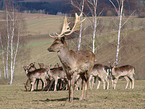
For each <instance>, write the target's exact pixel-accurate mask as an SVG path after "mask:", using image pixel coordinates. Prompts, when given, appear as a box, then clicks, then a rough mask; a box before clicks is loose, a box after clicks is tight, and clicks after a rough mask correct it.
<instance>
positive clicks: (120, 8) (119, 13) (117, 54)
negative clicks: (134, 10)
mask: <svg viewBox="0 0 145 109" xmlns="http://www.w3.org/2000/svg"><path fill="white" fill-rule="evenodd" d="M109 1H110V3H111V4H112V5H113V7H114V9H115V11H116V12H117V14H118V16H119V26H118V40H117V50H116V60H115V64H116V65H118V58H119V51H120V36H121V27H122V16H123V7H124V0H121V1H120V2H119V1H118V0H116V2H117V3H118V9H117V7H116V6H115V4H114V2H113V1H112V0H109Z"/></svg>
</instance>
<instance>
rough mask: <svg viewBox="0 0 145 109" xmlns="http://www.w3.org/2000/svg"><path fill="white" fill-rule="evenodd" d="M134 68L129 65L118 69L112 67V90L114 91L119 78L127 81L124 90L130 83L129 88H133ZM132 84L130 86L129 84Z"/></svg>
mask: <svg viewBox="0 0 145 109" xmlns="http://www.w3.org/2000/svg"><path fill="white" fill-rule="evenodd" d="M134 74H135V68H134V67H133V66H131V65H124V66H120V67H116V66H114V67H113V68H112V72H111V76H112V79H113V88H114V89H116V84H117V81H118V79H119V78H120V77H124V78H125V79H126V81H127V84H126V87H125V89H127V87H128V84H129V82H130V88H132V89H133V88H134V77H133V75H134ZM131 83H132V84H131Z"/></svg>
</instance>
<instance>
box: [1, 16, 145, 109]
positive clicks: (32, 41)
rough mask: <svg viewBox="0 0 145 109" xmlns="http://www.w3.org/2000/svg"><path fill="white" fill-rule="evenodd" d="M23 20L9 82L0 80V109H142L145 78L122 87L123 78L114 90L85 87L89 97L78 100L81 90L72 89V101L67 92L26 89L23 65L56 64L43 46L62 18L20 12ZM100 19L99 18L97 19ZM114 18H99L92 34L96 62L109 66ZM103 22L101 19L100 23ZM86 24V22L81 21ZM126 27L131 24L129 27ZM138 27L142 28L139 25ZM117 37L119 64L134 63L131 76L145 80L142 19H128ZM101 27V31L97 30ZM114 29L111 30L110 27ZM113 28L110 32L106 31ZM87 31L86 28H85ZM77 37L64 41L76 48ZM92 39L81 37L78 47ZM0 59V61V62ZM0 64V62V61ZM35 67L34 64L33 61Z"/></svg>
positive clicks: (86, 45) (88, 45) (84, 46)
mask: <svg viewBox="0 0 145 109" xmlns="http://www.w3.org/2000/svg"><path fill="white" fill-rule="evenodd" d="M24 19H25V23H26V34H25V35H28V37H26V38H25V42H26V43H25V44H24V45H23V46H22V45H21V47H20V49H19V53H18V58H17V61H16V67H15V72H14V79H13V85H11V86H10V85H8V84H9V81H10V80H9V79H8V80H5V79H3V73H2V79H1V80H0V109H40V108H41V109H45V108H53V109H54V108H71V109H74V108H82V109H84V108H91V109H92V108H94V109H97V108H98V109H106V108H107V109H108V108H109V109H122V108H124V109H143V108H145V86H144V84H145V80H136V81H135V89H133V90H131V89H127V90H125V89H124V87H125V84H126V82H125V81H120V82H119V83H118V84H117V89H116V90H113V89H109V90H103V89H102V86H101V87H100V89H99V90H96V89H93V90H89V100H88V101H85V100H83V101H79V100H78V99H79V97H80V94H81V91H75V92H74V98H75V99H74V102H73V103H69V102H66V99H67V97H68V91H57V92H53V91H50V92H45V91H34V92H26V91H25V90H24V83H25V82H26V79H27V78H26V75H25V72H24V69H23V65H27V64H30V63H31V62H36V63H38V62H43V63H44V64H45V65H49V64H52V65H54V64H56V63H60V61H59V59H58V57H57V54H56V53H49V52H48V50H47V48H48V47H49V46H50V45H51V44H52V42H53V39H52V38H49V36H48V33H55V32H59V31H60V28H61V24H62V21H63V17H60V16H57V17H56V16H51V15H43V14H24ZM100 19H101V18H100ZM112 19H113V20H114V19H115V18H111V17H110V18H107V17H106V18H105V17H103V20H100V21H99V22H100V25H99V26H98V27H99V28H98V29H97V30H98V35H97V37H96V46H97V50H96V52H95V55H96V60H97V62H98V63H102V64H104V65H109V64H108V61H110V62H113V61H114V60H115V55H116V39H117V37H116V36H117V32H116V29H117V25H116V23H115V22H116V21H115V20H114V22H113V21H112ZM104 21H105V22H104ZM85 25H88V22H86V23H85ZM130 27H135V28H132V29H130ZM140 27H142V28H140ZM124 28H126V29H124V30H123V31H122V34H121V35H122V36H121V48H120V55H119V60H120V62H119V65H124V64H130V65H133V66H135V68H136V72H135V79H145V73H144V71H145V67H144V65H145V37H144V36H145V19H144V18H142V19H140V18H132V19H131V20H130V22H128V25H126V26H124ZM101 29H102V30H101ZM114 29H115V30H114ZM110 30H114V31H113V32H109V33H108V31H110ZM87 32H88V31H87ZM87 32H86V34H90V33H87ZM89 32H90V31H89ZM77 42H78V38H74V39H71V40H67V43H68V45H69V47H70V48H71V49H76V48H77ZM91 47H92V40H91V38H90V37H83V39H82V48H81V49H89V50H91ZM1 62H2V61H1ZM0 64H1V65H2V63H0ZM36 67H38V65H37V64H36ZM1 69H2V68H1Z"/></svg>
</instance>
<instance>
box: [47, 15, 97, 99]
mask: <svg viewBox="0 0 145 109" xmlns="http://www.w3.org/2000/svg"><path fill="white" fill-rule="evenodd" d="M81 15H82V14H81ZM81 15H80V16H78V15H77V14H75V17H76V19H75V24H74V26H73V28H72V29H70V27H69V23H68V22H67V17H66V16H65V18H64V24H63V28H62V31H61V33H60V34H56V36H51V35H50V36H51V37H54V38H55V41H54V42H53V43H52V45H51V46H50V47H49V48H48V51H49V52H57V55H58V57H59V59H60V61H61V63H62V65H63V68H64V71H65V73H66V76H67V79H68V89H69V99H68V100H69V101H73V89H74V83H75V80H76V77H77V75H80V77H81V78H82V80H83V83H84V84H83V90H82V95H81V97H80V100H82V99H83V94H84V91H85V86H86V84H87V92H86V99H87V98H88V86H89V77H90V74H91V71H92V68H93V66H94V61H95V55H94V53H92V52H91V51H89V50H86V51H74V50H69V48H68V46H67V43H66V41H65V36H67V35H70V34H72V33H73V32H74V31H77V30H79V29H80V25H81V23H82V22H83V21H84V20H82V21H81V18H80V17H81Z"/></svg>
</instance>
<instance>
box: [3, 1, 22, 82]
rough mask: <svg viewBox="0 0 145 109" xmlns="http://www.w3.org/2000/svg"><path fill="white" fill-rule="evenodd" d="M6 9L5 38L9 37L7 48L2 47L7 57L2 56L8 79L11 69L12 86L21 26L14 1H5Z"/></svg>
mask: <svg viewBox="0 0 145 109" xmlns="http://www.w3.org/2000/svg"><path fill="white" fill-rule="evenodd" d="M5 9H6V35H5V37H7V38H6V41H7V46H5V47H4V46H2V51H3V52H5V56H4V55H2V57H3V65H4V72H6V73H5V76H6V78H9V69H10V84H12V82H13V76H14V69H15V63H16V57H17V53H18V48H19V41H20V40H19V36H20V25H19V19H18V17H17V16H16V14H15V7H14V2H13V0H12V1H11V0H10V1H9V0H5ZM1 41H3V40H1ZM1 45H3V42H1ZM4 48H6V49H4ZM4 50H5V51H4ZM2 54H4V53H2ZM5 57H6V59H5ZM9 66H10V68H9Z"/></svg>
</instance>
